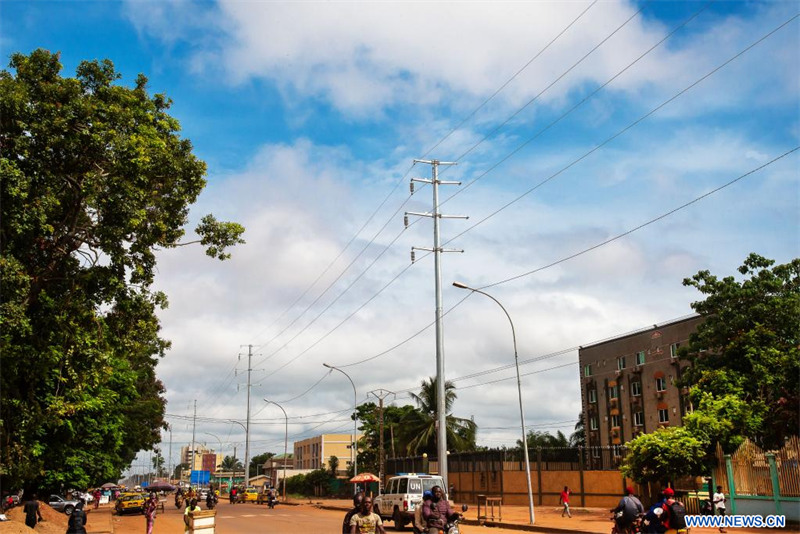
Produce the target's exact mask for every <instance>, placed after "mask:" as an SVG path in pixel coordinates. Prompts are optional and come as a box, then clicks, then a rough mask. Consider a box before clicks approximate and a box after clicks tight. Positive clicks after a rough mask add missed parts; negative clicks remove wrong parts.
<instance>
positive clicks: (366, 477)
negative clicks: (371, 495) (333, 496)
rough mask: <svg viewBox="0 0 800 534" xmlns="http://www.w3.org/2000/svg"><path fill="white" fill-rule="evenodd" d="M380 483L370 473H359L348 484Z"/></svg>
mask: <svg viewBox="0 0 800 534" xmlns="http://www.w3.org/2000/svg"><path fill="white" fill-rule="evenodd" d="M380 481H381V479H379V478H378V477H376V476H375V475H373V474H372V473H359V474H357V475H356V476H354V477H353V478H351V479H350V482H351V483H353V484H361V483H363V482H380Z"/></svg>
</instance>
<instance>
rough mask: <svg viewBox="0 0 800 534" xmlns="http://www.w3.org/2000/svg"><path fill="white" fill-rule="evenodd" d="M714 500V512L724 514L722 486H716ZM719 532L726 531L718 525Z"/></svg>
mask: <svg viewBox="0 0 800 534" xmlns="http://www.w3.org/2000/svg"><path fill="white" fill-rule="evenodd" d="M713 501H714V514H715V515H722V516H724V515H725V494H724V493H722V486H717V492H716V493H715V494H714V497H713ZM719 531H720V532H727V531H726V530H725V529H724V528H722V527H720V529H719Z"/></svg>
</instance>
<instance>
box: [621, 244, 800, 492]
mask: <svg viewBox="0 0 800 534" xmlns="http://www.w3.org/2000/svg"><path fill="white" fill-rule="evenodd" d="M774 263H775V262H774V261H773V260H769V259H766V258H763V257H761V256H759V255H757V254H750V256H748V258H747V259H746V260H745V262H744V264H743V265H742V266H741V267H739V273H741V274H742V275H744V279H742V280H741V281H739V280H737V279H736V278H734V277H732V276H729V277H725V278H723V279H719V278H717V277H716V276H714V275H712V274H711V273H710V272H708V271H700V272H698V273H697V274H695V275H694V276H692V277H691V278H686V279H685V280H684V281H683V284H684V285H685V286H691V287H695V288H697V289H698V290H699V291H700V292H701V293H703V294H704V295H705V296H706V298H705V300H702V301H698V302H694V303H692V308H694V310H695V311H697V312H698V313H699V314H700V315H702V316H703V318H704V320H703V322H702V323H701V324H700V325H698V327H697V331H696V332H695V333H693V334H692V335H691V336H690V338H689V344H688V345H687V346H686V347H682V348H681V349H680V351H679V356H680V357H681V358H682V359H684V360H688V361H689V362H690V364H691V365H690V366H688V367H687V368H686V370H685V371H684V372H683V376H682V377H681V380H680V382H679V385H681V386H685V387H689V388H690V389H689V396H690V399H691V402H692V406H693V410H692V411H691V412H690V413H687V414H686V415H685V416H684V418H683V423H684V426H683V427H680V428H664V429H659V430H657V431H656V432H653V433H651V434H643V435H640V436H638V437H636V438H635V439H633V440H631V441H629V442H628V443H627V446H628V454H627V456H626V457H625V460H624V462H623V467H622V471H623V473H624V474H626V476H629V477H631V478H633V479H634V480H637V481H638V482H648V481H662V482H663V481H667V480H672V479H674V478H677V477H679V476H683V475H693V476H696V475H702V474H705V472H707V469H708V466H709V463H710V462H711V461H712V459H713V455H714V451H715V448H716V444H717V443H719V444H720V445H721V446H722V448H723V449H724V450H725V451H726V452H732V451H733V450H734V449H735V448H736V447H738V445H739V444H740V443H741V442H742V441H743V440H744V438H750V439H751V440H752V441H754V442H756V443H758V444H760V445H761V446H762V447H764V448H766V449H774V448H779V447H781V446H782V445H783V442H784V440H785V439H786V438H787V437H789V436H793V435H797V434H798V425H800V381H798V376H800V348H799V347H798V342H799V341H800V340H799V339H798V336H800V322H799V321H798V317H800V259H794V260H792V261H791V262H789V263H787V264H783V265H775V266H774V267H773V265H774Z"/></svg>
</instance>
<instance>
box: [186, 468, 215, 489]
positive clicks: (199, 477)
mask: <svg viewBox="0 0 800 534" xmlns="http://www.w3.org/2000/svg"><path fill="white" fill-rule="evenodd" d="M209 480H211V472H210V471H197V470H193V471H192V474H191V475H190V477H189V484H191V485H192V486H207V485H208V482H209Z"/></svg>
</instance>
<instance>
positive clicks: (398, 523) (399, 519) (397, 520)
mask: <svg viewBox="0 0 800 534" xmlns="http://www.w3.org/2000/svg"><path fill="white" fill-rule="evenodd" d="M392 521H394V529H395V530H405V528H406V522H405V521H403V516H402V515H401V514H400V510H398V509H397V508H395V509H394V514H393V515H392Z"/></svg>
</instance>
